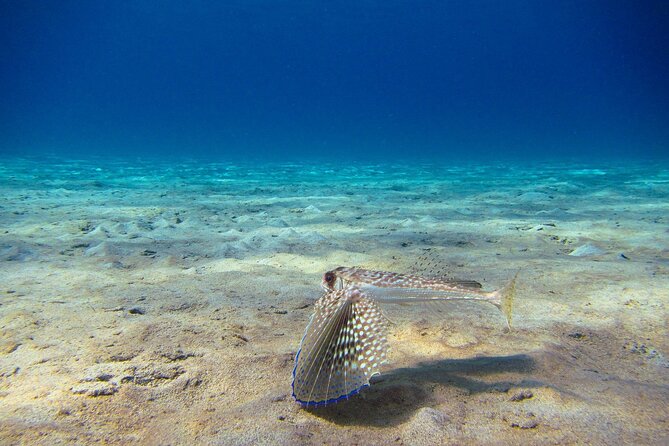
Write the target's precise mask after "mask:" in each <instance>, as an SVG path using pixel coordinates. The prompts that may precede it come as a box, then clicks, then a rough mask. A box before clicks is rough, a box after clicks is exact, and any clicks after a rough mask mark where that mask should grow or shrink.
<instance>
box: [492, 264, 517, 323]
mask: <svg viewBox="0 0 669 446" xmlns="http://www.w3.org/2000/svg"><path fill="white" fill-rule="evenodd" d="M517 277H518V273H516V274H515V275H514V276H513V278H512V279H511V280H510V281H509V283H507V284H506V285H504V286H503V287H502V288H500V289H499V290H497V291H493V292H492V296H491V297H492V299H491V303H492V304H493V305H494V306H496V307H497V308H499V310H500V311H501V312H502V314H504V317H505V318H506V324H507V326H508V327H509V329H511V321H512V316H513V298H514V297H515V296H516V278H517Z"/></svg>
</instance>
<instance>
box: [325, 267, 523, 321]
mask: <svg viewBox="0 0 669 446" xmlns="http://www.w3.org/2000/svg"><path fill="white" fill-rule="evenodd" d="M516 276H517V274H516ZM516 276H514V277H513V279H511V280H510V281H509V283H508V284H507V285H506V286H504V287H503V288H500V289H499V290H495V291H484V290H483V289H482V287H481V284H480V283H478V282H476V281H472V280H458V279H440V278H432V277H422V276H418V275H415V274H400V273H394V272H389V271H374V270H368V269H364V268H355V267H345V266H340V267H339V268H335V269H333V270H331V271H328V272H326V273H325V274H324V275H323V283H322V286H323V287H324V288H325V289H330V290H334V289H337V288H338V287H341V288H345V287H347V286H349V285H355V286H357V287H358V288H359V289H360V290H361V291H362V292H364V293H365V294H366V295H367V296H368V297H370V298H373V299H375V300H376V301H378V302H382V303H412V302H415V303H418V302H429V301H440V300H478V301H484V302H488V303H490V304H492V305H495V306H496V307H497V308H498V309H499V310H500V311H502V313H503V314H504V316H505V317H506V321H507V325H508V326H509V327H511V319H512V311H513V298H514V295H515V283H516Z"/></svg>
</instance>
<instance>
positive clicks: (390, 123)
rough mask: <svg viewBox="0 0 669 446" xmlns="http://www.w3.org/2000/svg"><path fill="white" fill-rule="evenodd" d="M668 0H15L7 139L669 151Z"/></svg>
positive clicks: (579, 152) (125, 149)
mask: <svg viewBox="0 0 669 446" xmlns="http://www.w3.org/2000/svg"><path fill="white" fill-rule="evenodd" d="M668 48H669V2H666V1H642V2H638V1H611V0H604V1H585V2H584V1H567V0H565V1H512V0H509V1H472V2H465V1H419V2H410V1H392V0H391V1H388V0H385V1H356V2H308V1H296V0H292V1H255V0H254V1H251V0H238V1H220V2H215V1H194V2H183V1H137V2H110V1H86V2H81V1H52V2H48V1H46V2H45V1H34V0H23V1H12V0H8V1H5V0H3V1H1V2H0V60H1V61H2V62H1V64H0V97H1V98H2V99H1V100H0V154H12V155H31V156H34V155H41V154H50V155H56V156H63V157H81V156H85V155H90V154H93V155H97V156H105V155H113V156H126V155H133V156H147V157H165V156H194V157H202V158H210V159H218V160H220V159H231V158H234V159H244V158H248V159H278V160H285V159H288V160H290V159H300V158H304V157H308V158H312V159H316V160H317V159H328V160H329V161H334V162H335V163H336V162H338V161H339V162H341V163H347V162H350V161H351V160H356V159H361V158H364V159H371V160H378V161H383V160H387V159H390V160H394V159H396V158H398V157H400V158H420V159H423V160H432V159H442V158H445V159H459V160H463V159H465V160H469V161H471V160H479V159H480V160H486V161H490V160H491V159H492V160H494V159H498V158H499V159H505V160H514V159H517V160H528V159H532V160H536V159H552V160H555V159H557V160H559V159H566V158H577V159H582V160H586V161H598V160H605V161H608V160H610V158H618V159H620V158H622V159H625V158H644V159H648V158H651V159H653V158H655V159H658V158H664V159H665V160H666V159H667V154H668V153H669V81H668V79H669V57H668V56H667V54H669V50H668Z"/></svg>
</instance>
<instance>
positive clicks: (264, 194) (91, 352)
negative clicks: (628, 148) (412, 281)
mask: <svg viewBox="0 0 669 446" xmlns="http://www.w3.org/2000/svg"><path fill="white" fill-rule="evenodd" d="M420 259H428V261H425V260H420ZM428 263H429V264H432V265H436V266H429V267H428V266H427V265H428ZM339 265H347V266H350V265H361V266H365V267H368V268H373V269H383V270H390V271H398V272H419V273H425V274H428V273H429V274H437V273H438V274H444V275H449V276H455V277H460V278H467V279H475V280H479V281H480V282H482V283H483V284H484V287H485V288H486V289H495V288H497V287H499V286H501V285H503V284H504V283H506V281H507V280H508V279H509V278H510V277H512V276H513V274H515V272H516V271H520V274H519V276H518V290H517V296H516V302H515V309H514V327H513V329H512V330H510V331H509V330H508V329H506V324H505V322H504V318H503V316H502V315H501V314H500V313H499V312H498V311H496V310H495V308H494V307H492V306H490V305H486V304H484V303H471V302H451V303H448V304H440V305H423V304H420V305H410V306H395V307H393V306H384V307H383V308H384V310H385V311H386V313H387V316H388V318H389V319H390V320H391V321H392V324H391V325H390V328H389V333H388V338H389V343H390V347H391V352H390V359H389V361H388V362H387V363H386V364H385V365H384V366H383V373H382V374H381V375H379V376H377V377H375V378H374V379H373V380H372V385H371V387H369V388H367V389H364V390H363V391H362V392H361V393H360V394H359V395H357V396H354V397H352V398H350V399H349V400H348V401H345V402H341V403H338V404H333V405H330V406H327V407H325V408H318V409H308V410H305V409H304V408H302V407H300V406H299V405H298V404H296V403H295V402H294V401H293V399H292V396H291V372H292V368H293V362H294V357H295V353H296V350H297V347H298V345H299V342H300V339H301V337H302V334H303V331H304V328H305V326H306V325H307V323H308V321H309V318H310V316H311V314H312V312H313V303H314V301H315V300H316V299H318V298H319V297H320V295H321V290H320V277H321V275H322V273H323V272H324V271H326V270H328V269H332V268H334V267H336V266H339ZM428 269H429V271H428ZM668 300H669V167H667V166H657V165H655V166H654V165H651V164H633V163H630V164H627V165H623V164H620V165H603V166H602V165H598V166H592V165H580V164H570V165H562V166H558V165H550V164H546V165H536V166H521V165H512V164H509V165H504V166H477V165H467V166H461V167H458V166H456V167H453V166H449V165H446V164H444V165H428V164H426V165H409V166H406V165H399V164H397V165H393V164H387V165H360V166H356V165H344V166H341V165H335V164H333V165H318V164H313V165H309V164H304V165H302V164H266V165H251V164H232V163H217V164H214V163H198V162H172V163H170V162H163V163H156V162H148V161H147V162H142V161H133V162H123V161H120V160H116V161H114V160H103V159H98V160H88V161H75V160H71V161H62V160H60V161H59V160H48V161H36V160H26V159H18V158H12V159H8V158H5V159H3V160H1V162H0V443H1V444H3V445H5V444H6V445H13V444H30V445H39V444H43V445H54V444H100V443H102V444H155V445H193V444H216V445H218V444H220V445H228V444H229V445H238V444H239V445H255V444H282V445H288V444H290V445H292V444H343V445H351V444H377V445H385V444H392V445H403V444H404V445H432V444H624V443H626V444H667V443H669V411H667V407H669V336H668V333H669V330H668V326H667V325H668V322H667V321H668V320H669V314H668V312H667V301H668Z"/></svg>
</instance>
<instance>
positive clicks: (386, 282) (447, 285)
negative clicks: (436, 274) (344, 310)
mask: <svg viewBox="0 0 669 446" xmlns="http://www.w3.org/2000/svg"><path fill="white" fill-rule="evenodd" d="M337 279H340V280H342V281H343V282H344V283H351V284H367V285H373V286H376V287H380V288H393V287H395V288H423V289H431V290H435V291H441V290H443V291H450V290H458V289H463V288H467V289H478V288H481V284H480V283H478V282H476V281H473V280H457V279H437V278H431V277H422V276H417V275H414V274H400V273H393V272H389V271H373V270H369V269H364V268H356V267H346V266H340V267H339V268H335V269H333V270H332V271H328V272H326V273H325V274H324V275H323V287H324V288H327V289H334V288H335V287H336V282H337Z"/></svg>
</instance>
